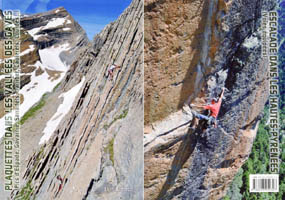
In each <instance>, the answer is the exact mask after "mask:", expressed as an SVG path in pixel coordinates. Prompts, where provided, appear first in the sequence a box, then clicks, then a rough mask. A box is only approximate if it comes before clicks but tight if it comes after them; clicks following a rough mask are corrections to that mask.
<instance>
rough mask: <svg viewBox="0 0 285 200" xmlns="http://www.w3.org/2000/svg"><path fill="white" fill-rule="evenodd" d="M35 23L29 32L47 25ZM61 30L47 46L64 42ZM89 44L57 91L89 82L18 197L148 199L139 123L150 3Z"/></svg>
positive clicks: (35, 160)
mask: <svg viewBox="0 0 285 200" xmlns="http://www.w3.org/2000/svg"><path fill="white" fill-rule="evenodd" d="M62 10H63V9H62V8H60V9H59V12H60V11H62ZM57 14H58V13H57ZM47 16H48V14H47V15H43V17H47ZM62 16H63V17H64V12H63V13H62ZM33 21H34V19H33V16H31V17H30V18H29V19H26V21H25V22H23V23H24V24H25V26H26V27H29V29H33V28H34V27H32V26H33V24H34V23H41V22H40V20H38V21H37V20H36V21H35V22H33ZM32 22H33V23H32ZM74 26H75V27H76V25H74ZM77 28H78V27H77ZM78 30H79V28H78ZM58 32H59V30H55V32H54V33H53V36H54V37H46V36H45V34H46V31H41V32H39V34H41V35H43V36H41V37H39V38H38V41H37V42H38V44H39V45H40V47H42V45H43V46H45V45H49V44H51V43H53V41H54V40H59V41H64V40H65V36H60V35H58ZM76 42H80V41H79V40H78V41H77V40H76ZM84 43H85V40H81V42H80V44H79V43H77V45H76V46H80V45H81V44H82V46H83V47H82V48H81V50H80V52H79V58H80V59H75V60H74V61H73V62H72V64H71V67H70V69H69V71H68V72H67V74H66V76H65V78H64V79H63V81H62V83H61V85H60V86H59V88H57V89H56V93H62V92H66V91H70V89H71V88H74V86H75V85H78V83H81V84H82V86H81V88H80V90H79V93H78V94H77V96H76V98H75V100H74V102H73V106H72V108H71V109H70V110H69V112H68V114H67V115H66V116H65V117H64V118H63V119H62V121H61V122H60V125H59V126H58V127H57V128H56V130H55V131H54V133H53V135H52V137H51V138H50V139H49V141H48V142H46V143H45V144H44V145H42V146H40V147H38V149H37V150H36V151H35V152H34V154H33V155H31V156H29V158H28V159H27V166H26V168H25V170H24V171H23V178H24V181H23V182H22V184H23V187H22V189H21V190H20V191H19V192H18V193H13V194H12V195H11V196H12V198H14V197H16V196H18V197H21V195H22V194H23V192H27V191H28V193H29V194H30V196H31V198H33V197H35V199H47V200H49V199H76V200H78V199H143V155H142V151H143V138H142V137H143V136H142V134H141V133H142V131H143V125H142V123H138V122H142V121H143V90H142V84H143V77H142V76H143V1H142V0H134V1H133V2H132V3H131V5H130V6H129V7H128V8H127V9H126V10H125V11H124V13H123V14H121V16H120V17H119V18H118V19H117V20H116V21H115V22H113V23H111V24H109V25H108V26H106V27H105V28H104V30H102V32H101V33H99V34H98V35H97V36H95V38H94V41H93V42H92V44H90V45H88V44H87V45H85V44H84ZM77 52H78V51H77ZM67 61H68V59H67ZM113 63H115V64H117V65H120V66H121V69H120V70H116V71H115V74H114V80H113V81H110V80H109V79H108V78H107V77H106V76H105V75H106V72H107V69H108V67H109V66H110V65H112V64H113ZM52 96H53V95H50V96H49V97H47V100H46V101H47V102H52V98H53V97H52ZM46 106H48V104H47V105H46ZM43 109H45V107H43ZM37 117H38V115H36V116H35V117H34V119H31V120H30V121H29V122H27V123H33V120H36V119H38V118H37ZM58 177H60V178H58ZM60 179H61V180H60Z"/></svg>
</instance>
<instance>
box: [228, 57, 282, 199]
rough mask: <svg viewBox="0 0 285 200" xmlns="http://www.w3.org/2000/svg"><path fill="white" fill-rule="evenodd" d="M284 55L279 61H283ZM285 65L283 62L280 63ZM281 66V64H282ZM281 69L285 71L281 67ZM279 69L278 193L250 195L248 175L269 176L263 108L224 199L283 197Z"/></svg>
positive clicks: (266, 132) (265, 115)
mask: <svg viewBox="0 0 285 200" xmlns="http://www.w3.org/2000/svg"><path fill="white" fill-rule="evenodd" d="M284 55H285V54H282V57H281V59H282V60H283V61H285V57H284ZM282 63H285V62H282ZM282 65H283V64H282ZM283 69H285V68H284V67H283ZM283 69H282V67H279V70H280V71H279V80H280V82H279V91H280V99H279V100H280V102H279V117H280V137H279V142H280V149H281V152H280V159H281V162H280V171H279V192H278V193H250V192H249V175H250V174H269V173H270V172H269V137H270V134H269V127H268V125H266V122H267V120H268V117H269V108H268V106H266V107H265V110H264V113H265V114H264V116H263V118H262V120H261V122H260V124H259V127H258V131H257V135H256V139H255V141H254V143H253V147H252V152H251V154H250V156H249V158H248V160H247V161H246V163H245V164H244V165H243V166H242V169H241V171H239V173H237V174H236V176H235V178H234V180H233V182H232V184H231V186H230V187H229V189H228V191H227V195H226V196H225V197H224V199H231V200H235V199H246V200H257V199H258V200H281V199H284V196H285V162H284V161H285V137H284V133H285V132H284V130H285V123H284V122H285V109H284V108H285V72H284V70H283Z"/></svg>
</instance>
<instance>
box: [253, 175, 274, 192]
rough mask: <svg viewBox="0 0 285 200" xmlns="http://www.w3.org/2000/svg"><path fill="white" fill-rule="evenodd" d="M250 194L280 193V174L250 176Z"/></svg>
mask: <svg viewBox="0 0 285 200" xmlns="http://www.w3.org/2000/svg"><path fill="white" fill-rule="evenodd" d="M249 188H250V189H249V191H250V192H279V174H250V175H249Z"/></svg>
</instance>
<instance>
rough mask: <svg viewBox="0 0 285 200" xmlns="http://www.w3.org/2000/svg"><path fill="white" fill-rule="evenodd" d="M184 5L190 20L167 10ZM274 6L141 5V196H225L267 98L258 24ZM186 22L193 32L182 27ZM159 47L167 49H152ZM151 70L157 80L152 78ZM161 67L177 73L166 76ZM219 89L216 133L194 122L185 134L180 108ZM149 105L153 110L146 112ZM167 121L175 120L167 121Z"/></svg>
mask: <svg viewBox="0 0 285 200" xmlns="http://www.w3.org/2000/svg"><path fill="white" fill-rule="evenodd" d="M189 7H191V8H192V9H194V10H192V12H188V15H187V14H186V16H188V21H187V20H185V19H184V18H183V17H182V14H181V16H180V14H177V13H182V12H167V10H169V9H180V10H188V11H189V9H190V8H189ZM274 7H275V4H274V1H248V0H242V1H235V0H233V1H223V0H219V1H199V0H196V1H191V2H188V3H185V4H183V3H182V1H181V3H180V5H176V6H174V5H173V1H151V2H147V3H146V4H145V11H146V17H145V23H146V24H147V26H146V28H147V30H146V31H147V33H146V43H145V49H148V50H145V58H146V65H145V77H146V79H147V80H146V81H147V82H146V84H145V98H146V102H145V104H146V105H145V108H146V109H145V111H146V113H145V117H146V118H147V120H148V121H146V122H147V123H146V127H145V139H144V140H145V141H144V146H145V181H144V183H145V199H164V200H165V199H190V200H194V199H221V198H222V197H223V196H224V195H225V192H226V189H227V187H228V186H229V184H230V183H231V181H232V180H233V177H234V175H235V174H236V173H237V171H238V169H239V168H240V167H241V166H242V164H243V163H244V162H245V161H246V159H247V158H248V155H249V154H250V152H251V147H252V143H253V140H254V138H255V134H256V130H257V126H258V121H259V119H260V115H261V114H262V111H263V108H264V104H265V102H266V101H267V98H268V78H267V68H266V65H265V64H264V63H263V62H262V60H261V56H260V55H261V41H260V28H259V27H260V22H261V9H263V10H270V9H273V8H274ZM161 13H172V15H173V16H172V18H168V17H167V16H166V15H168V14H165V16H163V15H161ZM190 15H191V16H192V17H191V16H190ZM191 20H192V21H193V23H191ZM185 21H187V22H185ZM184 23H186V26H187V23H189V24H191V25H192V26H193V28H192V29H191V28H188V29H184ZM189 26H190V25H189ZM162 27H163V28H162ZM173 27H177V29H176V30H175V29H174V28H173ZM179 27H181V28H179ZM160 29H164V30H165V31H160ZM174 30H175V31H176V32H173V31H174ZM158 33H161V34H158ZM180 33H181V34H180ZM182 33H183V34H182ZM187 37H188V38H187ZM184 38H185V39H184ZM186 38H187V39H186ZM176 40H177V42H174V41H176ZM178 40H179V42H178ZM155 41H156V42H155ZM157 41H160V42H157ZM164 43H165V44H166V45H165V44H164ZM189 43H191V45H189ZM161 44H164V46H165V49H163V50H162V48H158V46H159V45H161ZM178 44H179V45H180V46H181V49H182V51H177V52H176V54H175V53H174V52H173V53H171V54H170V55H164V54H163V53H162V52H164V50H165V54H166V52H167V53H169V49H177V45H178ZM183 50H184V51H183ZM185 51H186V55H183V53H184V52H185ZM170 52H171V51H170ZM179 52H180V53H179ZM163 56H165V59H164V58H163ZM186 57H188V58H186ZM173 63H175V64H173ZM154 66H158V67H154ZM181 66H182V67H181ZM153 68H154V69H153ZM152 69H153V70H156V71H157V72H156V73H155V74H158V76H156V77H152V76H151V74H150V72H151V70H152ZM166 69H168V70H169V71H171V70H172V72H173V73H174V74H175V73H177V74H178V75H177V76H172V75H168V74H167V73H165V70H166ZM173 73H171V74H173ZM179 74H180V75H179ZM174 77H175V78H174ZM157 78H158V79H160V80H161V81H160V82H159V83H158V80H157ZM163 80H166V81H165V82H164V81H163ZM168 80H170V81H168ZM174 80H175V82H176V83H179V84H177V85H175V88H176V89H174V87H171V86H170V85H171V84H170V83H171V81H174ZM222 87H225V88H226V91H225V97H224V99H223V103H222V107H221V110H220V113H219V117H218V128H214V127H209V128H207V129H206V130H205V131H203V130H202V129H203V128H202V127H204V125H203V122H200V123H199V125H198V126H197V128H196V129H194V130H193V129H189V128H188V125H186V124H185V122H186V121H185V120H184V119H185V115H183V114H181V111H179V108H180V107H181V106H182V105H183V103H185V102H186V103H190V102H204V103H205V102H206V103H209V100H210V99H211V98H212V97H217V95H218V94H219V93H220V91H221V88H222ZM159 88H162V89H159ZM163 88H165V89H163ZM166 90H167V92H164V91H166ZM174 90H176V91H174ZM150 91H151V92H150ZM170 96H171V98H169V97H170ZM172 97H173V98H172ZM155 106H157V109H158V110H159V111H158V112H152V109H153V107H155ZM176 110H178V111H176ZM169 113H171V114H170V115H169ZM165 116H168V117H166V118H163V117H165ZM189 117H190V116H189ZM157 120H158V121H157ZM169 120H170V121H172V122H174V123H166V122H167V121H169ZM154 121H155V122H154ZM183 123H184V124H183Z"/></svg>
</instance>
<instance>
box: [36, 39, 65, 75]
mask: <svg viewBox="0 0 285 200" xmlns="http://www.w3.org/2000/svg"><path fill="white" fill-rule="evenodd" d="M68 50H69V44H63V45H61V46H59V47H50V48H45V49H41V50H39V54H40V57H41V61H42V63H43V65H44V66H46V68H48V69H50V70H56V71H64V72H65V71H66V70H67V66H66V64H65V63H63V62H62V61H61V59H60V54H61V53H62V52H63V51H68ZM51 58H52V59H51Z"/></svg>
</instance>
